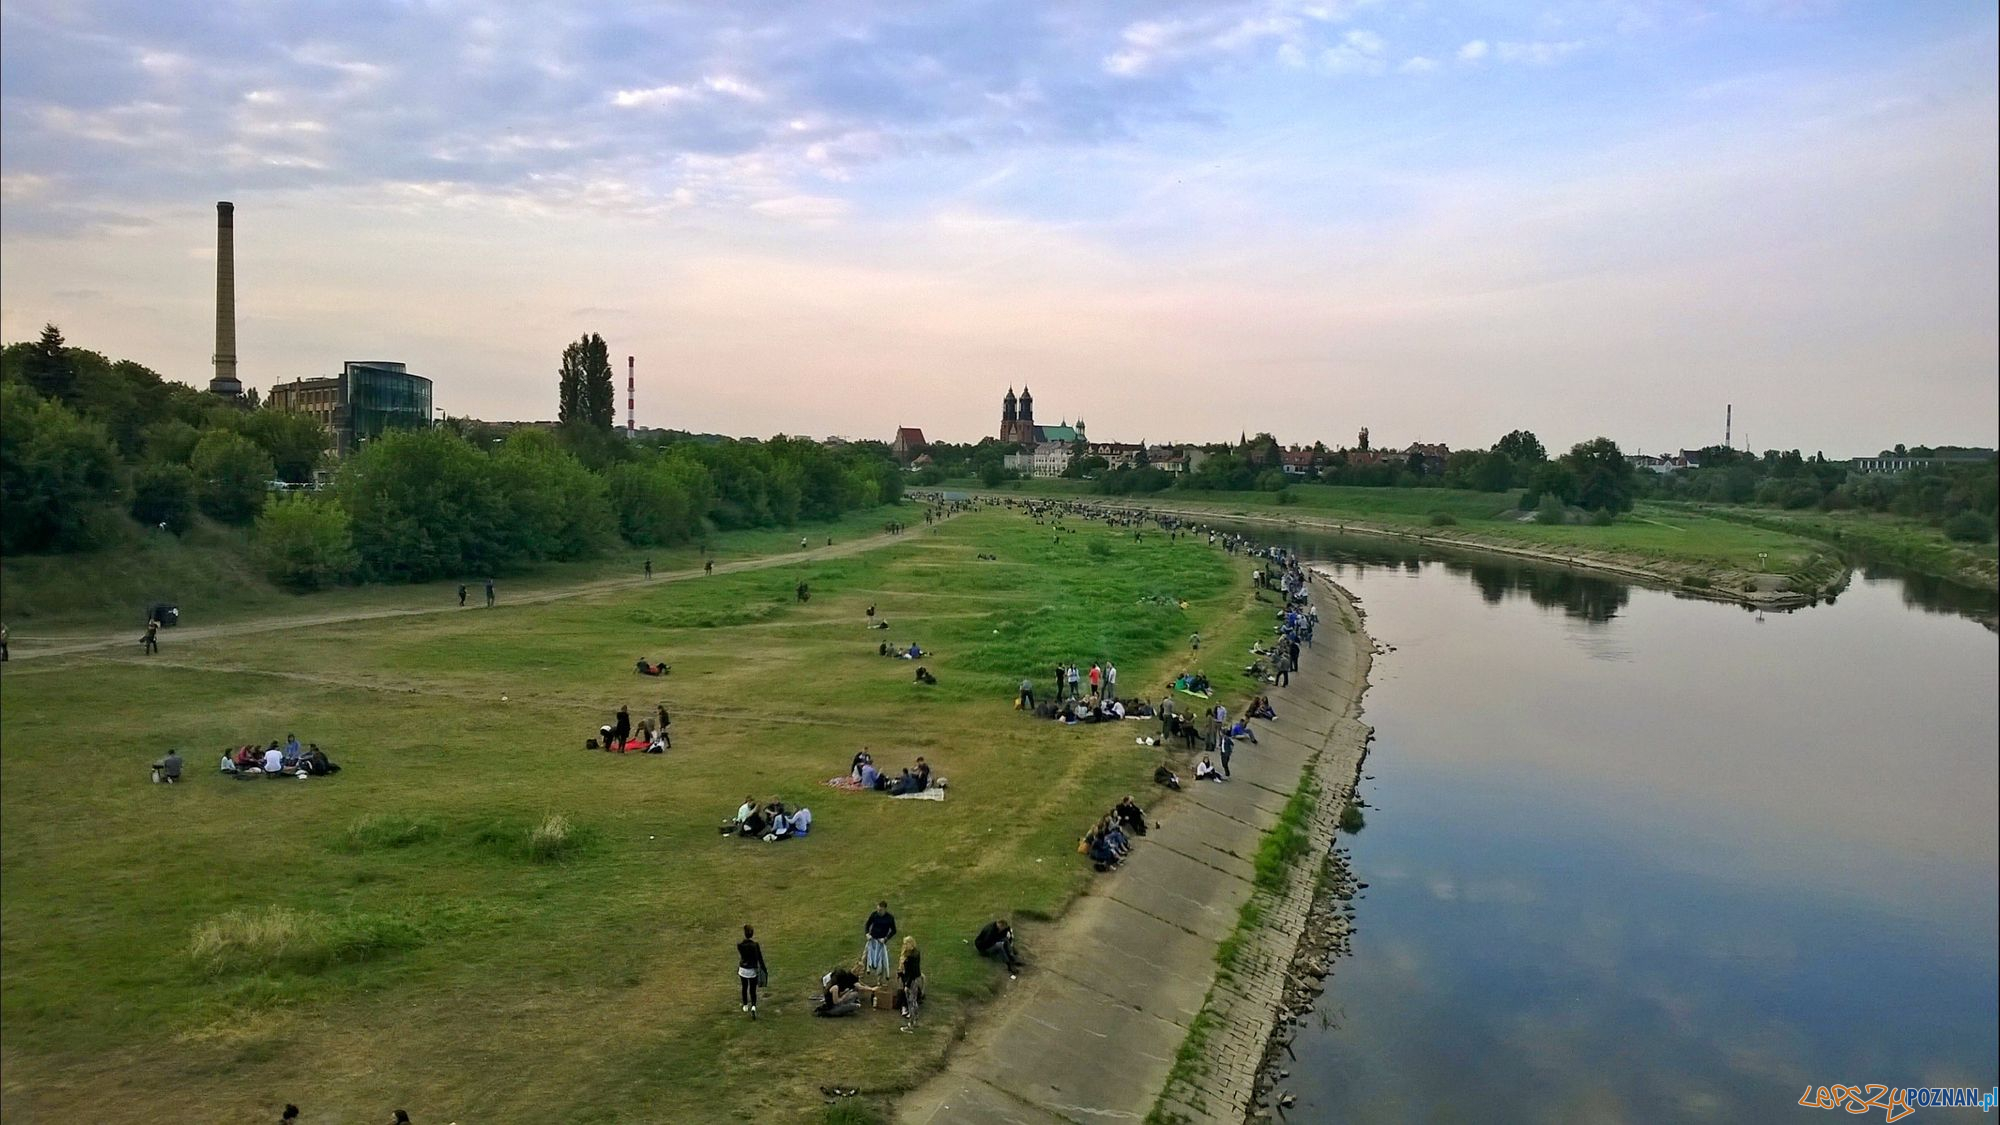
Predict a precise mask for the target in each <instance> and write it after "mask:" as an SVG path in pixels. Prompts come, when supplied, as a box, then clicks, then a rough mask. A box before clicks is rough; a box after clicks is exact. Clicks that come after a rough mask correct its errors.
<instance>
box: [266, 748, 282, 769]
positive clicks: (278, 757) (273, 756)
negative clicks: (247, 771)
mask: <svg viewBox="0 0 2000 1125" xmlns="http://www.w3.org/2000/svg"><path fill="white" fill-rule="evenodd" d="M264 772H265V773H283V772H285V752H284V751H283V750H280V749H278V748H277V747H276V746H273V747H271V748H270V749H269V750H266V751H264Z"/></svg>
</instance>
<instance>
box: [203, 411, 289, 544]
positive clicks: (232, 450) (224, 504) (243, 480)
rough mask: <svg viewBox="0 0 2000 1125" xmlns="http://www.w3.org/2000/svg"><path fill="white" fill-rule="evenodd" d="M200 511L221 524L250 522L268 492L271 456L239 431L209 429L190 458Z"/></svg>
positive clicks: (271, 470)
mask: <svg viewBox="0 0 2000 1125" xmlns="http://www.w3.org/2000/svg"><path fill="white" fill-rule="evenodd" d="M189 468H191V469H193V470H194V479H195V496H196V498H197V499H199V500H200V501H201V510H202V511H204V512H207V513H208V514H209V515H211V516H213V517H214V518H216V519H218V520H221V521H222V522H223V523H239V524H240V523H249V522H250V521H251V520H252V519H254V518H255V517H256V515H257V512H258V510H259V509H261V508H262V507H263V506H264V497H265V494H266V493H267V492H269V491H270V482H271V474H272V472H273V471H274V470H273V469H272V467H271V455H270V454H268V453H266V452H264V451H263V450H262V449H260V448H258V446H257V443H256V442H253V441H251V440H250V439H249V438H246V437H244V436H243V435H242V434H236V433H231V432H229V431H228V430H210V431H209V432H207V433H206V434H203V435H202V438H201V440H200V441H198V442H196V443H195V447H194V455H193V456H192V457H191V458H190V459H189Z"/></svg>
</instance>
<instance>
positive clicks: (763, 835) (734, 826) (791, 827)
mask: <svg viewBox="0 0 2000 1125" xmlns="http://www.w3.org/2000/svg"><path fill="white" fill-rule="evenodd" d="M812 823H813V814H812V810H811V809H808V808H803V807H801V808H799V809H798V810H796V811H791V810H787V809H786V808H785V803H784V802H783V801H778V800H772V801H767V802H765V803H764V804H762V805H759V804H758V803H757V798H755V797H745V798H743V803H742V804H741V805H739V806H738V807H737V809H736V815H735V816H734V817H731V818H730V819H729V820H726V821H724V822H723V825H722V834H723V835H724V836H742V837H745V838H747V839H752V840H755V839H761V840H763V841H764V842H765V843H767V844H775V843H777V842H778V841H779V840H791V839H795V838H797V837H800V836H805V835H807V834H809V833H810V832H811V831H812Z"/></svg>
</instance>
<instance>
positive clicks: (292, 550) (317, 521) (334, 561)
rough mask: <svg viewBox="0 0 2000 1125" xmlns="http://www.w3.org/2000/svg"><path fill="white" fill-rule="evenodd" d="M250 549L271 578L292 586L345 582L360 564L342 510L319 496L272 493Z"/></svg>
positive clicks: (302, 587)
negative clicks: (278, 494) (273, 494)
mask: <svg viewBox="0 0 2000 1125" xmlns="http://www.w3.org/2000/svg"><path fill="white" fill-rule="evenodd" d="M253 549H254V551H255V553H256V556H257V561H258V564H259V565H261V566H262V567H263V568H264V573H266V574H267V575H269V576H270V578H271V581H273V582H275V583H277V584H278V585H280V586H285V587H288V588H290V589H294V590H317V589H319V588H320V587H322V586H330V585H334V584H336V583H339V582H344V581H346V580H347V579H348V578H349V577H351V576H352V575H353V574H354V571H355V567H356V566H357V565H358V564H359V559H358V558H357V557H356V555H355V553H354V533H353V529H352V526H351V523H350V521H349V519H348V516H347V509H345V508H342V507H341V506H340V505H339V504H337V503H335V502H334V501H333V500H331V499H325V498H322V497H318V496H309V495H300V494H294V495H291V496H273V497H271V498H270V501H269V502H268V503H266V504H265V505H264V512H263V514H262V515H260V516H258V517H257V529H256V537H255V540H254V543H253Z"/></svg>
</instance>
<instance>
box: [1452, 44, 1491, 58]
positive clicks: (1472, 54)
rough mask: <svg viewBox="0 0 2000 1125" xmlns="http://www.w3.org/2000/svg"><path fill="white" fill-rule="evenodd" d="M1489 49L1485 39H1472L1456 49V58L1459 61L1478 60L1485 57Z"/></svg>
mask: <svg viewBox="0 0 2000 1125" xmlns="http://www.w3.org/2000/svg"><path fill="white" fill-rule="evenodd" d="M1489 50H1490V48H1489V47H1488V46H1487V45H1486V40H1484V39H1474V40H1472V41H1471V42H1469V43H1467V44H1465V45H1464V46H1463V47H1460V48H1459V49H1458V58H1459V61H1461V62H1478V61H1479V60H1480V59H1483V58H1485V57H1486V55H1487V53H1488V51H1489Z"/></svg>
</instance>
